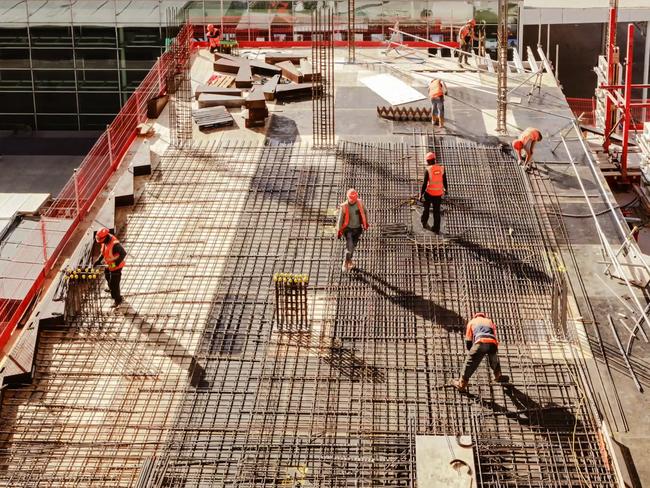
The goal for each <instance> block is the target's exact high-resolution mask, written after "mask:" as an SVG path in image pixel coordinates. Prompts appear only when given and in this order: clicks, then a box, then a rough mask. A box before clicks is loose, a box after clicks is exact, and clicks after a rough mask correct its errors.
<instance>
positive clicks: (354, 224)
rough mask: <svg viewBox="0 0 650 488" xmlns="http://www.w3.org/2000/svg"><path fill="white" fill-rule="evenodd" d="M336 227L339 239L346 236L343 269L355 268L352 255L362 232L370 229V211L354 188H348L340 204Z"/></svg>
mask: <svg viewBox="0 0 650 488" xmlns="http://www.w3.org/2000/svg"><path fill="white" fill-rule="evenodd" d="M336 229H337V237H338V238H339V239H340V238H341V237H345V249H346V250H345V259H344V261H343V265H342V266H341V270H342V271H343V272H345V271H350V270H351V269H353V268H354V262H353V261H352V256H353V255H354V250H355V249H356V247H357V244H358V243H359V239H360V238H361V234H363V232H364V231H365V230H368V213H367V211H366V208H365V206H364V205H363V202H362V201H361V199H360V198H359V194H358V193H357V191H356V190H355V189H354V188H350V189H349V190H348V192H347V199H346V200H345V201H344V202H343V203H342V204H341V205H340V206H339V216H338V220H337V224H336Z"/></svg>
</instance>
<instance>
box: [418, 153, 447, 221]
mask: <svg viewBox="0 0 650 488" xmlns="http://www.w3.org/2000/svg"><path fill="white" fill-rule="evenodd" d="M426 160H427V169H426V170H425V172H424V179H423V180H422V188H421V189H420V201H422V202H423V203H424V211H423V212H422V227H424V228H425V229H427V230H431V231H433V232H434V233H436V234H438V233H440V205H441V204H442V196H443V195H444V194H445V193H446V192H447V175H446V173H445V167H444V166H442V165H439V164H438V160H437V158H436V153H434V152H430V153H427V155H426ZM432 206H433V227H429V210H430V208H431V207H432Z"/></svg>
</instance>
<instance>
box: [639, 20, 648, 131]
mask: <svg viewBox="0 0 650 488" xmlns="http://www.w3.org/2000/svg"><path fill="white" fill-rule="evenodd" d="M649 75H650V20H649V21H648V22H646V23H645V50H644V52H643V81H642V82H641V83H643V84H644V85H647V84H648V76H649ZM642 98H643V100H644V101H645V100H647V99H648V89H647V88H644V89H643V95H642ZM642 113H643V120H642V122H646V121H648V115H647V114H648V109H647V108H646V107H643V112H642Z"/></svg>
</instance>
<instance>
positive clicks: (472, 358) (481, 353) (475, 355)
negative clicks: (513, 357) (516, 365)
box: [463, 342, 501, 381]
mask: <svg viewBox="0 0 650 488" xmlns="http://www.w3.org/2000/svg"><path fill="white" fill-rule="evenodd" d="M497 351H498V347H497V345H496V344H490V343H485V342H477V343H475V344H474V345H473V346H472V348H471V349H470V350H469V354H468V356H467V360H466V361H465V371H463V379H464V380H465V381H469V379H470V378H471V376H472V375H473V374H474V371H476V368H478V365H479V364H481V360H482V359H483V357H485V356H487V357H488V363H489V365H490V368H492V371H493V372H494V376H495V377H499V376H501V364H499V355H498V354H497Z"/></svg>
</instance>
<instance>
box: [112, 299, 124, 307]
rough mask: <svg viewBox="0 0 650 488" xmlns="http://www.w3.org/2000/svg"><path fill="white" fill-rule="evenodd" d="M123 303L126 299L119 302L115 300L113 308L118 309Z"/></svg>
mask: <svg viewBox="0 0 650 488" xmlns="http://www.w3.org/2000/svg"><path fill="white" fill-rule="evenodd" d="M123 302H124V297H120V298H119V300H115V301H114V302H113V305H111V308H117V307H119V306H120V305H122V303H123Z"/></svg>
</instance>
